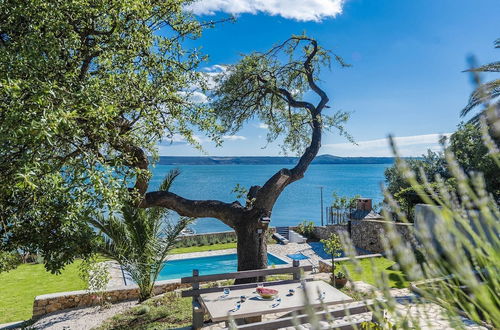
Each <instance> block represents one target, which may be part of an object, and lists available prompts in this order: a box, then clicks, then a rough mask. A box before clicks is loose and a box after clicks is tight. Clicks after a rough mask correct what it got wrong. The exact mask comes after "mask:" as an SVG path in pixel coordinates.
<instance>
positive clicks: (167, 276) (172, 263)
mask: <svg viewBox="0 0 500 330" xmlns="http://www.w3.org/2000/svg"><path fill="white" fill-rule="evenodd" d="M267 261H268V264H269V266H271V265H284V264H287V262H286V261H283V260H281V259H280V258H278V257H276V256H274V255H272V254H270V253H268V254H267ZM193 269H198V270H199V271H200V275H210V274H219V273H231V272H236V271H237V270H238V255H237V254H236V253H234V254H223V255H218V256H210V257H199V258H190V259H179V260H169V261H167V262H166V263H165V267H163V269H162V271H161V272H160V275H158V279H157V280H158V281H162V280H172V279H176V278H181V277H185V276H191V275H193Z"/></svg>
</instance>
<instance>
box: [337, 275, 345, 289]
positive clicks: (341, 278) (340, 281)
mask: <svg viewBox="0 0 500 330" xmlns="http://www.w3.org/2000/svg"><path fill="white" fill-rule="evenodd" d="M346 283H347V277H346V275H345V273H344V272H338V273H337V275H335V286H336V287H337V288H339V289H340V288H343V287H344V286H345V285H346Z"/></svg>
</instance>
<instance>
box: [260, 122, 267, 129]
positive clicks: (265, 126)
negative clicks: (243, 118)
mask: <svg viewBox="0 0 500 330" xmlns="http://www.w3.org/2000/svg"><path fill="white" fill-rule="evenodd" d="M257 127H258V128H262V129H268V128H269V125H268V124H264V123H259V125H257Z"/></svg>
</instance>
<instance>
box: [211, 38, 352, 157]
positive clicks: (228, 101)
mask: <svg viewBox="0 0 500 330" xmlns="http://www.w3.org/2000/svg"><path fill="white" fill-rule="evenodd" d="M313 52H314V53H313ZM331 56H332V53H331V52H330V51H328V50H325V49H323V48H322V47H320V46H319V45H318V43H317V41H316V40H314V39H312V38H310V37H307V36H306V35H294V36H292V37H291V38H289V39H287V40H286V41H284V42H283V43H281V44H278V45H277V46H275V47H273V48H271V49H270V50H269V51H267V52H264V53H262V52H254V53H252V54H249V55H246V56H245V57H243V58H242V59H241V61H240V62H238V64H236V65H233V66H231V67H229V69H228V70H227V71H226V72H225V74H221V75H219V76H218V77H217V81H218V82H219V87H218V88H217V89H216V91H215V93H214V95H213V100H214V102H213V108H216V109H220V110H221V113H222V114H224V119H223V124H224V126H225V127H227V128H229V129H230V130H232V131H233V132H235V131H237V130H239V129H240V128H241V127H242V126H243V125H244V124H245V122H247V121H248V120H249V119H251V118H255V117H256V118H259V120H261V121H262V122H263V123H264V124H266V125H267V126H268V128H269V130H268V135H267V140H268V142H272V141H275V140H276V139H277V138H278V137H279V136H281V137H283V142H282V149H283V151H284V152H288V151H291V152H296V153H299V154H300V153H303V152H304V150H305V149H306V148H307V147H308V146H309V145H310V143H311V138H312V132H313V125H312V124H311V112H314V109H315V107H317V108H319V109H320V110H321V109H322V108H323V107H325V105H326V104H323V103H324V102H326V101H327V98H326V94H325V93H324V92H323V91H322V90H320V88H319V87H318V86H317V85H316V81H319V76H320V73H321V69H322V68H323V67H325V66H328V67H329V66H330V62H331ZM333 56H334V59H335V61H336V62H338V63H339V64H340V65H341V66H343V67H346V66H349V65H347V64H346V63H345V62H344V61H343V59H342V58H341V57H340V56H338V55H335V54H333ZM311 91H313V92H315V93H316V95H315V96H319V97H321V100H320V102H319V103H318V105H317V106H314V105H313V104H312V103H309V102H305V101H303V100H304V94H305V93H306V92H311ZM327 107H328V106H327ZM316 111H317V110H316ZM319 115H320V113H319V114H318V116H319ZM348 118H349V114H348V113H347V112H344V111H336V112H334V113H333V114H331V115H326V114H324V113H323V114H321V126H322V129H324V130H327V131H328V130H332V129H337V130H338V132H339V134H340V135H343V136H345V137H347V138H348V139H349V140H352V138H351V136H350V135H349V134H348V133H347V132H346V130H345V129H344V126H343V125H344V123H345V122H346V121H347V120H348Z"/></svg>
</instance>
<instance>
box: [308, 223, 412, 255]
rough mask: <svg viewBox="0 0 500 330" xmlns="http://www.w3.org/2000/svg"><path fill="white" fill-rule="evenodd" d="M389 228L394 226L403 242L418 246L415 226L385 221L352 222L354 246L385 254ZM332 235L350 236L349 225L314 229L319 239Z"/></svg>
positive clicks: (351, 234)
mask: <svg viewBox="0 0 500 330" xmlns="http://www.w3.org/2000/svg"><path fill="white" fill-rule="evenodd" d="M387 226H392V227H394V228H395V229H396V231H397V232H398V233H399V234H400V235H401V237H402V238H403V241H405V242H409V243H411V244H416V240H415V236H414V234H413V230H414V229H413V224H411V223H410V224H409V223H400V222H391V221H383V220H353V221H352V222H351V232H350V236H351V240H352V242H353V244H354V246H356V247H358V248H361V249H363V250H366V251H368V252H371V253H383V252H384V245H383V243H382V242H383V240H384V238H385V236H386V228H387ZM332 233H337V234H341V233H344V234H349V226H348V225H329V226H321V227H319V226H318V227H315V228H314V235H315V236H316V237H317V238H318V239H327V238H328V237H330V235H331V234H332Z"/></svg>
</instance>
